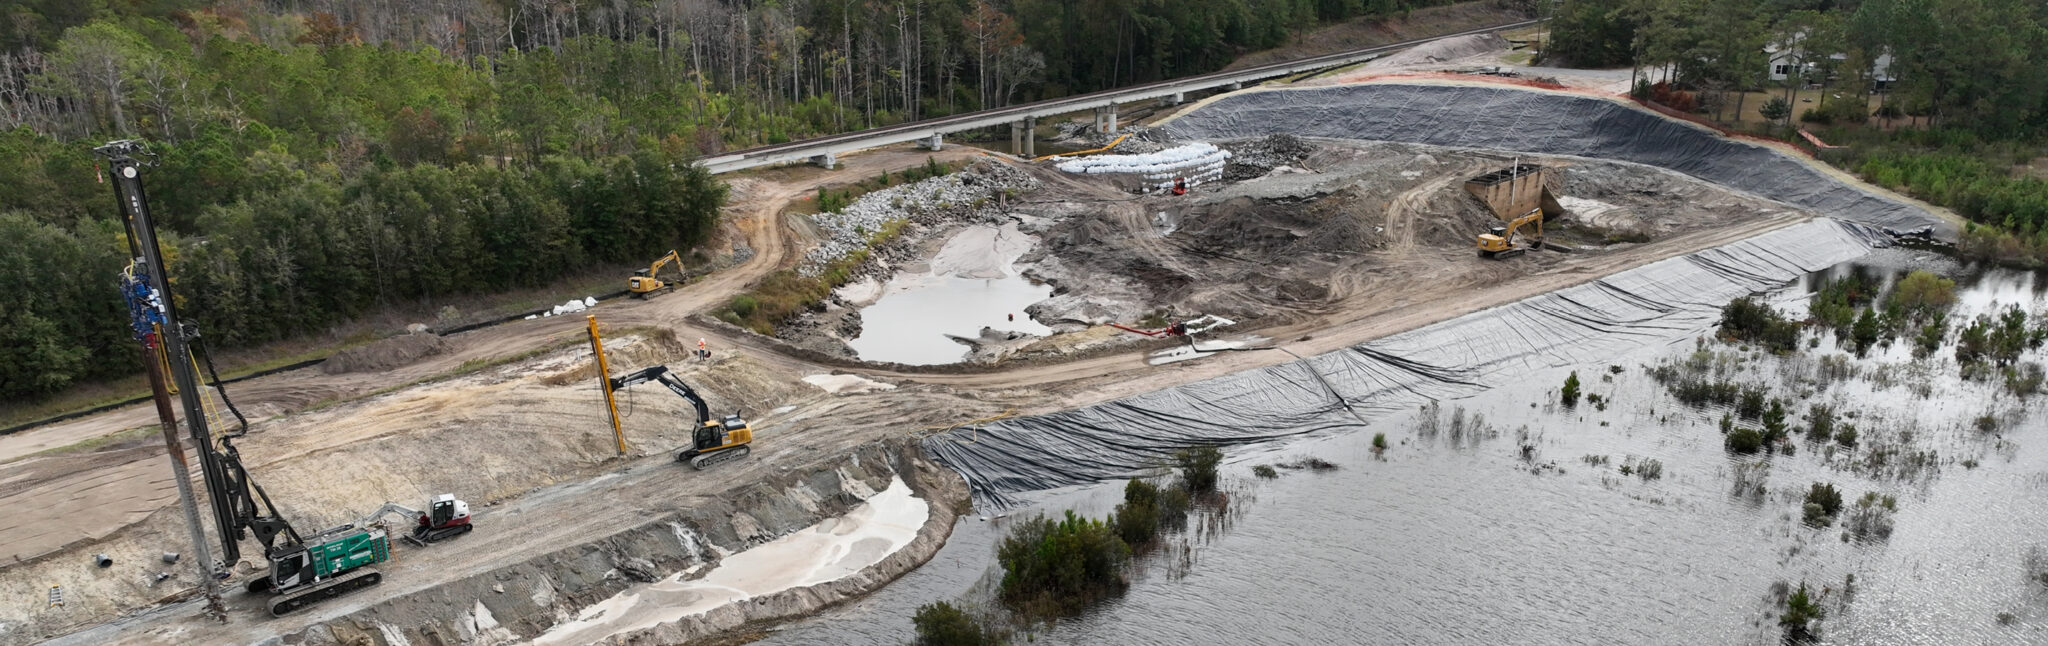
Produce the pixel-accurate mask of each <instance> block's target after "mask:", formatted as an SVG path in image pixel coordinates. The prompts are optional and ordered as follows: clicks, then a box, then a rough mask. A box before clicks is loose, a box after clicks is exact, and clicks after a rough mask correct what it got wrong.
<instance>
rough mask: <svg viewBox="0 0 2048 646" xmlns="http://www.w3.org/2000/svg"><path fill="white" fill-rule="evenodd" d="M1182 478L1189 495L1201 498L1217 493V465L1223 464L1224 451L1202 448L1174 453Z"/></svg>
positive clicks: (1207, 447) (1209, 447)
mask: <svg viewBox="0 0 2048 646" xmlns="http://www.w3.org/2000/svg"><path fill="white" fill-rule="evenodd" d="M1173 462H1174V464H1175V465H1176V466H1178V467H1179V468H1180V478H1181V482H1182V483H1183V486H1185V487H1187V490H1188V493H1190V494H1193V495H1196V496H1201V495H1204V494H1209V493H1213V492H1215V491H1216V479H1217V476H1216V465H1218V464H1222V463H1223V450H1222V449H1218V448H1216V447H1213V446H1200V447H1195V448H1192V449H1181V450H1179V451H1175V452H1173Z"/></svg>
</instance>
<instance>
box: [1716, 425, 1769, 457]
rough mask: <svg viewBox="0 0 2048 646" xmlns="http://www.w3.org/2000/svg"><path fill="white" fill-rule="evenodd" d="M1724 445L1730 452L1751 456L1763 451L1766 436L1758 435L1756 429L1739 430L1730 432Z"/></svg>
mask: <svg viewBox="0 0 2048 646" xmlns="http://www.w3.org/2000/svg"><path fill="white" fill-rule="evenodd" d="M1724 443H1725V444H1726V446H1727V447H1728V450H1729V451H1732V452H1735V453H1742V454H1750V453H1755V452H1757V451H1761V450H1763V448H1764V436H1763V435H1762V434H1760V433H1757V432H1756V429H1751V428H1738V429H1735V430H1733V431H1729V432H1728V438H1727V439H1726V441H1725V442H1724Z"/></svg>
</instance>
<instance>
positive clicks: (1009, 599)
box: [996, 510, 1131, 616]
mask: <svg viewBox="0 0 2048 646" xmlns="http://www.w3.org/2000/svg"><path fill="white" fill-rule="evenodd" d="M1130 558H1131V548H1130V546H1128V545H1125V544H1124V542H1123V540H1122V539H1120V538H1118V537H1117V533H1116V530H1115V529H1113V528H1111V527H1110V524H1109V523H1106V522H1103V521H1100V520H1095V519H1092V518H1082V517H1079V516H1076V515H1074V512H1073V511H1072V510H1069V511H1067V513H1066V517H1065V518H1064V519H1062V520H1059V521H1054V520H1052V519H1050V518H1046V517H1044V516H1039V517H1035V518H1032V519H1030V520H1026V521H1024V522H1022V523H1018V525H1017V527H1016V528H1014V529H1012V530H1010V535H1009V536H1006V537H1004V538H1003V544H1002V546H1001V547H998V548H997V549H996V561H997V562H998V563H1001V564H1002V566H1003V581H1002V584H1001V587H1000V589H1001V592H1000V596H1001V598H1002V600H1003V602H1004V603H1006V604H1009V605H1010V607H1011V608H1015V609H1018V610H1020V611H1023V612H1024V613H1026V614H1034V615H1047V616H1056V615H1070V614H1073V613H1075V612H1079V611H1080V610H1081V609H1083V608H1086V607H1087V606H1088V604H1090V603H1094V602H1095V601H1096V600H1098V599H1103V598H1106V597H1109V596H1112V595H1115V594H1118V593H1121V592H1123V589H1124V586H1125V582H1124V575H1123V569H1124V564H1125V563H1126V562H1128V561H1129V560H1130Z"/></svg>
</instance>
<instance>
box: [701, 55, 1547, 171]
mask: <svg viewBox="0 0 2048 646" xmlns="http://www.w3.org/2000/svg"><path fill="white" fill-rule="evenodd" d="M1537 22H1538V21H1535V20H1525V21H1522V22H1514V23H1508V24H1504V25H1495V26H1492V27H1483V28H1479V29H1473V30H1469V31H1462V32H1458V33H1455V34H1445V35H1442V36H1436V37H1432V38H1422V39H1417V40H1411V41H1406V42H1400V43H1395V44H1392V45H1381V46H1379V47H1368V48H1365V49H1358V50H1352V51H1348V52H1339V53H1336V54H1326V55H1323V56H1313V57H1309V58H1303V59H1299V60H1294V61H1287V62H1284V63H1274V64H1271V65H1261V66H1258V67H1253V68H1247V69H1242V70H1228V71H1222V72H1214V73H1210V74H1202V75H1198V76H1189V77H1184V78H1178V79H1171V80H1166V81H1158V82H1154V83H1146V84H1143V85H1135V86H1131V87H1126V88H1118V89H1114V90H1103V91H1101V92H1092V93H1089V94H1081V95H1076V96H1070V97H1064V98H1058V99H1047V100H1044V101H1038V102H1034V103H1026V104H1022V105H1014V106H1009V107H1003V108H995V109H991V110H982V111H980V112H969V113H966V114H956V115H952V116H948V117H940V118H937V119H927V120H924V121H917V122H912V123H905V124H898V125H894V126H884V127H880V128H870V129H867V130H859V131H855V132H848V133H843V134H837V135H828V136H824V137H818V138H815V139H805V140H803V141H792V142H789V143H784V144H775V145H771V146H761V147H758V148H748V149H746V150H739V151H734V152H729V153H724V154H720V155H714V156H710V157H706V158H704V159H703V160H702V162H701V163H703V164H704V166H705V167H706V168H708V169H710V171H711V172H712V173H713V174H717V173H728V172H732V171H737V170H745V169H748V168H758V167H761V166H773V165H777V164H786V163H790V162H801V161H810V162H815V163H819V164H822V165H824V166H826V167H828V168H829V167H831V166H832V164H833V163H834V162H835V160H836V157H837V156H838V155H840V154H844V153H848V152H853V151H856V150H865V149H868V148H876V147H880V146H887V145H890V144H898V143H904V142H909V141H923V142H926V144H927V145H928V146H931V147H933V148H937V146H938V145H940V144H942V143H943V141H944V136H945V135H946V134H947V133H952V132H961V131H965V130H975V129H980V128H989V127H994V126H1000V125H1004V124H1010V125H1011V128H1012V129H1011V136H1012V137H1013V138H1015V139H1020V140H1021V141H1019V143H1020V144H1021V146H1020V149H1021V151H1022V152H1023V154H1024V155H1025V156H1027V157H1028V156H1031V153H1032V135H1031V130H1032V127H1033V126H1034V125H1035V122H1036V120H1037V119H1039V118H1041V117H1050V116H1053V115H1059V114H1066V113H1070V112H1078V111H1081V110H1088V109H1094V110H1097V111H1098V112H1097V122H1096V123H1097V125H1098V127H1101V128H1102V129H1103V130H1104V131H1105V132H1113V131H1115V130H1116V106H1118V105H1121V104H1125V103H1135V102H1138V101H1146V100H1155V99H1161V100H1167V101H1170V102H1174V103H1178V102H1179V101H1180V100H1182V98H1183V97H1184V96H1185V95H1186V94H1187V93H1189V92H1199V91H1204V90H1213V89H1224V90H1235V89H1238V88H1241V87H1243V86H1244V85H1246V84H1248V83H1255V82H1258V81H1263V80H1266V79H1272V78H1277V77H1282V76H1288V75H1292V74H1300V73H1303V72H1313V71H1317V70H1323V69H1329V68H1335V67H1342V66H1345V65H1353V64H1357V63H1362V62H1365V61H1369V60H1372V59H1375V58H1379V57H1380V56H1383V55H1385V54H1387V53H1388V52H1392V51H1395V50H1400V49H1405V48H1408V47H1413V46H1415V45H1418V44H1421V43H1426V42H1429V41H1432V40H1438V39H1443V38H1455V37H1458V36H1468V35H1472V34H1484V33H1489V32H1496V31H1505V30H1509V29H1519V28H1522V27H1526V26H1529V25H1534V24H1536V23H1537Z"/></svg>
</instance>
